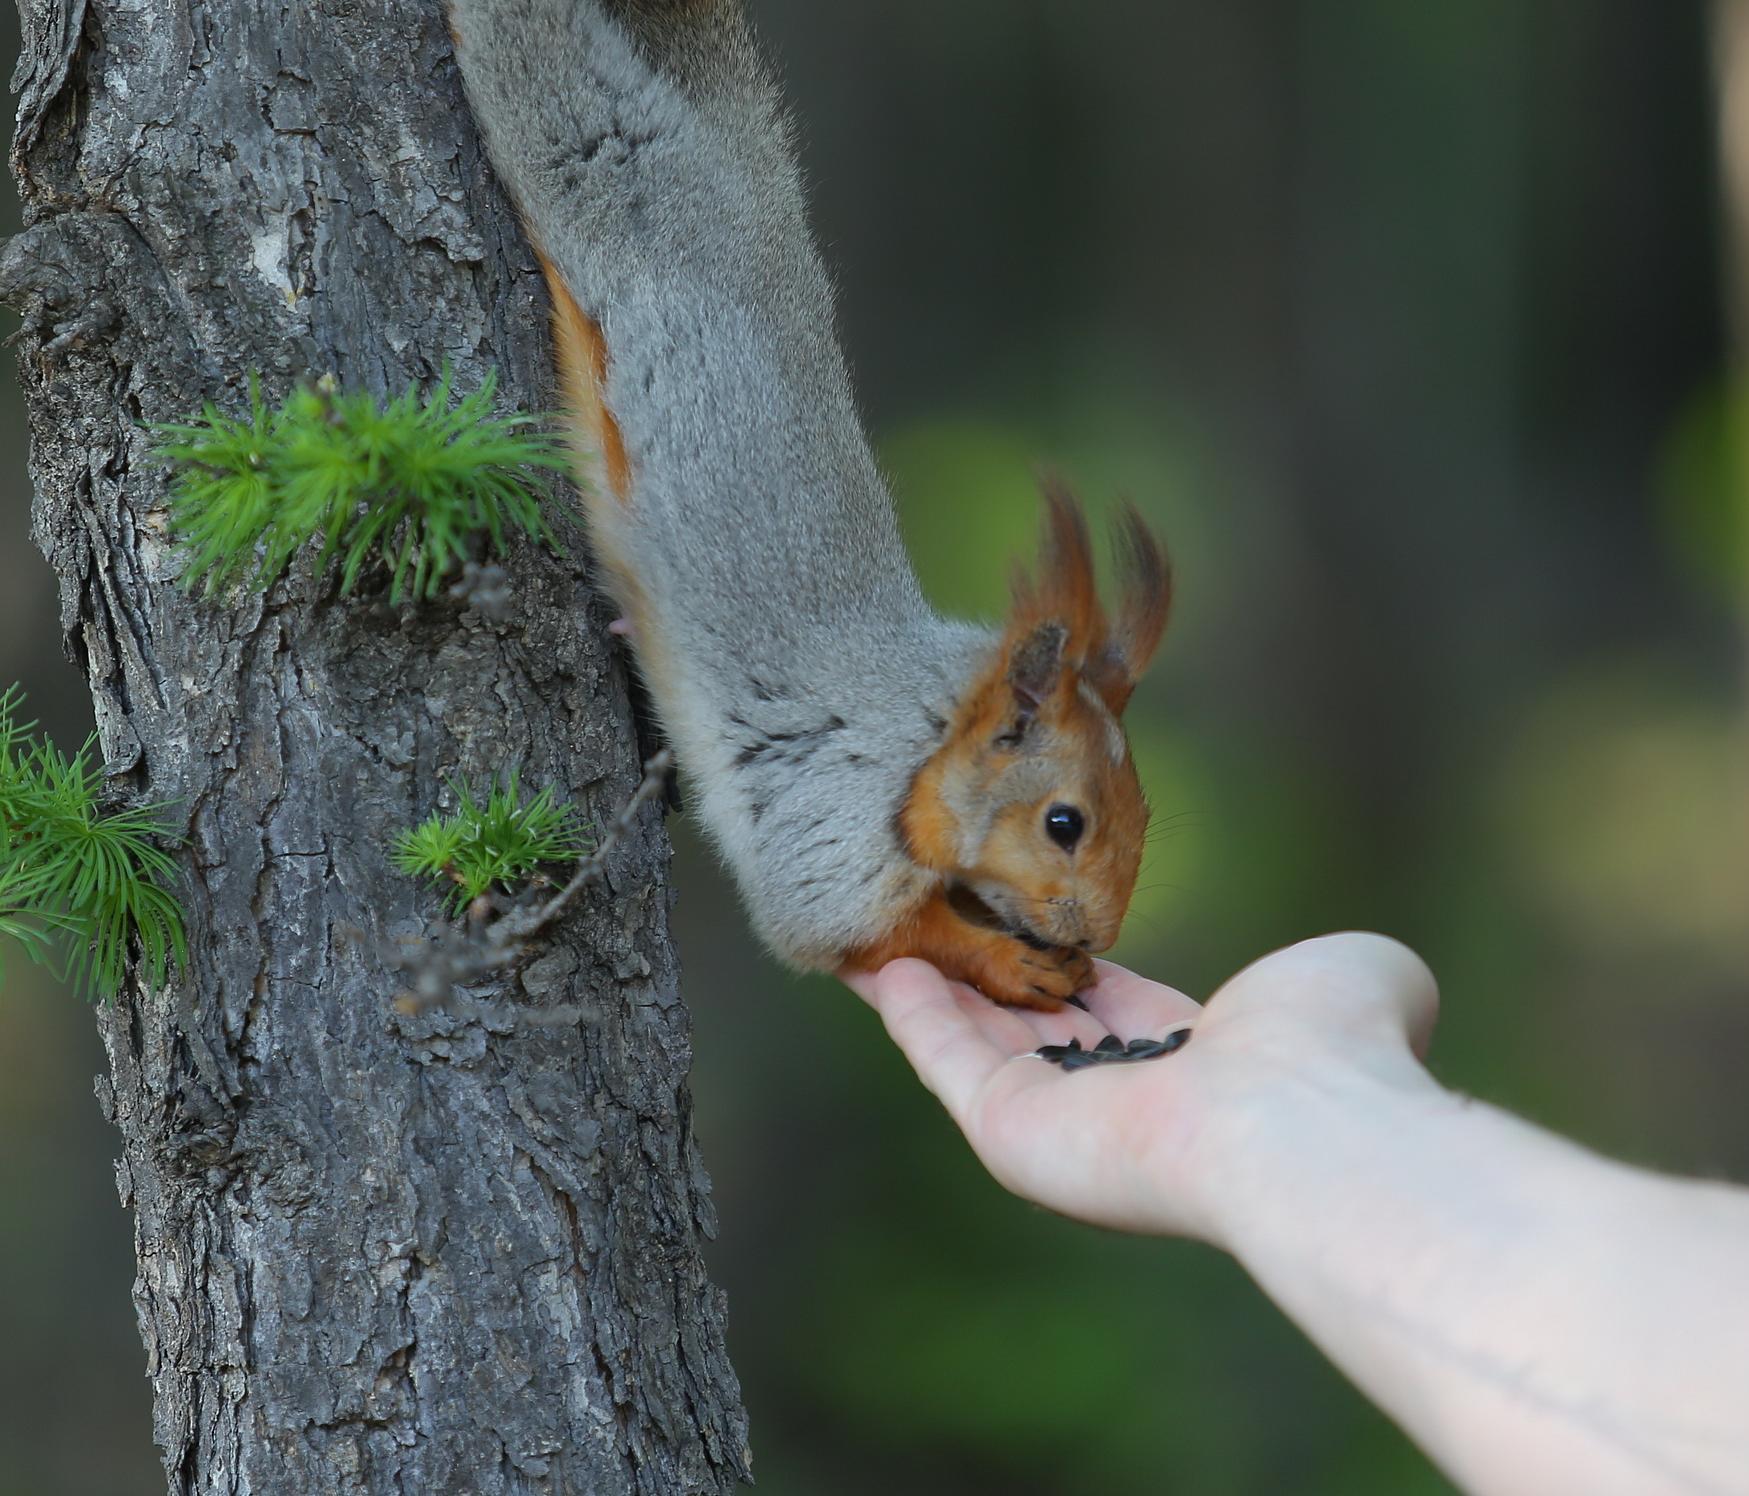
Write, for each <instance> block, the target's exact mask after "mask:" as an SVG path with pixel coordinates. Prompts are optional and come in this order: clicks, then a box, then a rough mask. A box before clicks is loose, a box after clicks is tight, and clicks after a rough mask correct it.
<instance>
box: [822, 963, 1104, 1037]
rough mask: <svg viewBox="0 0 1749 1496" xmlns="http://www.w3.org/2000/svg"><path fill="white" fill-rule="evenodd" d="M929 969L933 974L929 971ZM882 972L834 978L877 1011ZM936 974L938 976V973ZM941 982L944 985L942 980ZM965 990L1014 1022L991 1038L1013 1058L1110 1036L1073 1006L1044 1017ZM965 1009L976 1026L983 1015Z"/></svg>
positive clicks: (847, 971) (1001, 1025)
mask: <svg viewBox="0 0 1749 1496" xmlns="http://www.w3.org/2000/svg"><path fill="white" fill-rule="evenodd" d="M897 965H898V963H897V962H893V963H891V964H890V965H889V966H888V967H887V968H886V969H885V971H890V970H892V969H893V967H894V966H897ZM930 969H931V970H934V968H933V967H931V968H930ZM885 971H882V972H872V971H856V970H852V969H851V968H849V967H846V968H845V969H844V970H842V971H840V972H839V973H838V976H839V979H840V980H841V981H842V982H843V983H844V984H845V985H846V986H847V987H849V988H850V989H851V990H852V991H853V992H855V993H856V994H857V996H859V997H860V998H862V999H863V1001H864V1002H866V1003H867V1004H868V1005H869V1006H870V1007H871V1008H875V1009H877V1010H880V1008H881V1003H882V998H883V993H884V992H885V990H886V982H885ZM937 974H938V975H939V973H937ZM942 980H944V981H945V980H946V978H943V979H942ZM950 985H951V986H954V987H961V986H963V985H964V984H962V983H957V982H956V983H951V984H950ZM965 990H966V991H967V992H972V993H973V995H974V996H976V997H977V998H978V1000H979V1001H980V1002H982V1003H983V1004H984V1005H985V1007H987V1008H989V1009H991V1010H992V1011H993V1012H995V1013H1000V1014H1003V1015H1005V1017H1006V1018H1007V1019H1012V1020H1014V1022H1004V1021H998V1024H997V1031H996V1033H995V1034H993V1035H992V1037H993V1038H1000V1039H1004V1040H1010V1042H1012V1043H1013V1044H1014V1045H1015V1046H1016V1047H1015V1050H1014V1052H1015V1053H1017V1054H1021V1053H1025V1052H1026V1051H1027V1050H1030V1049H1036V1048H1037V1047H1038V1046H1039V1045H1040V1044H1067V1043H1068V1042H1069V1041H1070V1040H1071V1039H1079V1040H1080V1041H1081V1043H1082V1044H1084V1045H1088V1046H1092V1045H1094V1044H1097V1043H1098V1042H1099V1041H1100V1040H1101V1039H1103V1038H1104V1037H1105V1036H1106V1035H1107V1034H1108V1033H1110V1032H1111V1030H1110V1028H1108V1027H1107V1026H1106V1024H1105V1023H1104V1022H1103V1021H1102V1020H1101V1019H1100V1018H1098V1017H1096V1016H1094V1015H1093V1014H1092V1013H1090V1012H1089V1011H1088V1010H1087V1009H1086V1008H1077V1007H1075V1006H1074V1005H1073V1004H1070V1005H1066V1006H1064V1007H1062V1008H1059V1009H1057V1010H1055V1011H1053V1012H1049V1013H1047V1012H1044V1011H1043V1010H1041V1009H1037V1008H1010V1007H1005V1006H1003V1005H1002V1004H999V1003H996V1002H992V1001H991V1000H990V999H989V998H987V997H984V996H983V995H982V994H981V993H976V992H975V991H974V989H972V988H969V987H967V988H965ZM968 1007H970V1008H971V1009H972V1011H971V1013H970V1015H969V1016H970V1017H971V1018H972V1021H973V1022H974V1023H977V1022H978V1021H979V1020H980V1019H981V1018H982V1017H983V1015H982V1014H979V1013H978V1012H977V1011H976V1007H975V1005H974V1004H970V1003H968ZM1016 1023H1018V1024H1021V1025H1024V1027H1025V1029H1026V1030H1027V1031H1028V1032H1024V1033H1023V1032H1022V1031H1021V1029H1020V1028H1017V1027H1016V1026H1015V1024H1016Z"/></svg>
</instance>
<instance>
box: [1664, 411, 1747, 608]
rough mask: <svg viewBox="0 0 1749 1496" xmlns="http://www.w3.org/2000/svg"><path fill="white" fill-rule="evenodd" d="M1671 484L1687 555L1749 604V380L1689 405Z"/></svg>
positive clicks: (1667, 478)
mask: <svg viewBox="0 0 1749 1496" xmlns="http://www.w3.org/2000/svg"><path fill="white" fill-rule="evenodd" d="M1663 486H1664V498H1665V502H1666V504H1667V505H1668V510H1669V522H1670V528H1671V533H1672V537H1673V539H1674V540H1675V542H1676V545H1677V549H1678V551H1679V552H1680V554H1681V556H1682V558H1683V559H1684V560H1685V561H1686V562H1687V563H1688V564H1689V566H1691V567H1692V568H1693V569H1694V572H1695V574H1696V576H1697V577H1699V578H1700V579H1701V580H1702V581H1703V582H1705V583H1707V584H1709V585H1711V586H1713V587H1715V588H1717V589H1718V591H1719V592H1720V593H1721V594H1722V595H1723V596H1724V597H1725V598H1726V599H1727V600H1735V601H1738V602H1740V603H1741V604H1742V605H1743V607H1744V608H1745V609H1746V610H1749V380H1738V381H1735V382H1733V383H1728V384H1721V385H1720V386H1719V387H1718V388H1716V389H1712V390H1708V391H1706V392H1704V393H1703V394H1701V395H1699V396H1698V397H1697V398H1696V399H1695V400H1694V402H1693V403H1692V404H1691V405H1690V407H1689V409H1688V410H1687V411H1686V412H1684V414H1683V416H1682V419H1681V420H1680V421H1679V422H1678V423H1677V426H1676V429H1675V432H1674V433H1673V435H1672V438H1671V440H1670V442H1669V445H1668V450H1667V453H1666V456H1665V466H1664V485H1663Z"/></svg>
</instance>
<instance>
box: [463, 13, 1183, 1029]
mask: <svg viewBox="0 0 1749 1496" xmlns="http://www.w3.org/2000/svg"><path fill="white" fill-rule="evenodd" d="M449 24H450V30H451V35H452V38H453V40H454V43H455V48H456V56H457V60H458V65H459V68H460V72H461V77H462V83H463V86H464V89H465V91H466V95H467V99H468V102H469V105H470V107H471V109H472V111H473V114H474V118H475V120H476V122H477V123H478V125H479V128H480V131H481V134H482V137H483V139H484V142H485V146H486V152H487V155H488V157H489V158H490V160H491V162H492V165H493V167H494V169H495V170H496V172H497V174H498V176H499V178H500V179H501V180H502V182H503V183H504V185H505V187H506V188H507V189H508V191H509V193H510V196H511V198H512V200H513V201H514V202H515V204H516V206H517V208H518V209H519V211H520V213H521V215H522V218H523V222H524V224H525V226H526V228H527V231H528V234H529V238H530V240H531V242H532V244H533V246H534V249H535V251H536V254H537V257H538V260H539V263H540V266H541V269H542V271H543V272H544V274H545V278H546V282H547V286H548V288H549V290H550V292H551V297H552V325H553V335H554V344H555V359H556V362H557V365H558V370H559V382H560V388H561V393H562V397H563V401H564V405H565V408H566V413H567V421H568V434H569V437H570V441H571V445H572V446H573V448H574V450H575V453H576V466H577V469H578V476H579V479H580V487H581V489H582V492H583V495H584V503H585V508H586V511H587V520H588V527H589V533H590V540H591V546H592V549H593V551H594V552H595V555H596V558H597V561H598V563H599V565H600V567H601V570H602V572H603V573H604V582H605V585H606V587H607V590H608V591H609V593H610V594H611V596H612V598H613V600H614V602H615V603H616V604H617V605H618V607H619V608H620V610H621V612H622V613H623V614H624V616H625V620H626V623H625V624H624V625H623V626H620V625H616V628H619V629H620V631H622V632H626V633H629V634H630V636H631V643H632V646H633V651H634V653H635V656H636V659H637V664H638V668H639V670H640V673H641V674H642V676H643V678H644V681H645V685H646V688H647V691H648V694H649V697H650V699H651V701H652V703H653V705H654V707H655V710H656V713H657V715H658V717H659V719H660V721H661V724H662V727H663V729H664V731H665V732H666V734H667V735H668V738H669V740H670V742H671V743H672V745H673V747H674V749H675V752H676V755H677V757H678V760H679V763H680V766H681V769H682V770H683V772H684V773H685V775H686V777H687V780H688V783H689V784H690V785H691V787H692V791H693V794H694V795H695V796H696V799H697V802H698V808H699V813H700V815H701V818H702V820H703V821H704V824H705V826H706V828H707V830H708V831H709V833H710V835H711V837H712V839H713V840H714V841H715V843H716V845H717V847H718V849H719V850H720V852H721V854H722V856H723V858H724V860H725V861H726V862H727V864H728V866H729V868H730V869H731V871H732V873H733V875H734V877H735V879H736V882H737V884H738V886H739V888H740V891H741V894H742V897H743V899H744V901H745V903H746V905H747V907H748V910H749V913H750V916H751V919H752V921H753V924H754V926H755V928H756V929H757V930H758V932H759V933H760V935H761V936H762V938H763V939H764V941H765V942H766V943H767V944H768V945H769V946H770V947H771V949H772V950H773V951H774V952H775V953H776V954H777V955H778V956H779V957H780V958H781V959H783V960H785V961H786V962H787V963H789V964H790V965H792V966H794V967H797V968H801V969H812V970H828V971H830V970H840V969H845V968H853V967H877V966H880V965H882V964H884V963H885V962H887V961H889V960H892V959H894V958H896V957H899V956H918V957H921V958H923V959H924V960H926V961H929V962H932V963H933V964H934V965H935V966H937V967H938V968H940V969H941V970H942V971H943V972H944V973H945V974H946V975H948V976H949V977H952V978H956V979H958V980H961V981H964V982H967V983H970V984H972V985H973V986H975V987H977V988H978V989H979V990H980V991H982V992H983V993H984V994H985V995H986V996H988V997H990V998H993V999H995V1000H996V1001H997V1002H999V1003H1006V1004H1011V1005H1016V1006H1022V1007H1031V1008H1041V1009H1047V1010H1049V1009H1055V1008H1058V1007H1061V1006H1062V1004H1063V1002H1064V1001H1065V1000H1067V999H1069V998H1071V997H1072V996H1073V995H1074V994H1075V993H1076V992H1077V991H1079V990H1080V989H1081V988H1083V987H1085V986H1088V985H1090V984H1091V982H1092V980H1093V964H1092V959H1091V956H1090V954H1089V953H1090V952H1092V951H1098V950H1103V949H1106V948H1107V947H1109V946H1110V945H1111V944H1112V943H1113V941H1115V939H1116V938H1117V933H1118V928H1119V926H1120V924H1121V923H1122V920H1123V916H1124V913H1125V911H1126V909H1127V907H1128V904H1129V900H1130V896H1131V894H1132V892H1133V890H1134V887H1135V882H1136V876H1137V872H1138V869H1139V867H1140V862H1141V851H1142V844H1143V840H1144V833H1145V828H1146V824H1147V807H1146V803H1145V801H1144V799H1143V795H1142V790H1141V785H1140V782H1139V780H1138V778H1137V775H1136V770H1135V766H1134V763H1133V761H1132V759H1131V756H1130V752H1129V747H1128V743H1127V740H1126V738H1125V736H1124V732H1123V729H1122V727H1121V725H1120V719H1121V716H1122V713H1123V710H1124V707H1125V705H1126V704H1127V702H1128V701H1129V698H1130V694H1131V692H1132V690H1133V689H1134V687H1135V683H1136V679H1137V677H1138V676H1139V675H1140V673H1141V671H1142V669H1143V668H1144V666H1145V665H1146V664H1147V662H1148V660H1149V659H1150V657H1151V656H1152V655H1153V653H1154V650H1155V648H1156V647H1157V645H1158V644H1159V641H1160V637H1161V634H1162V632H1163V631H1164V629H1165V625H1166V617H1167V612H1168V608H1169V605H1170V601H1171V578H1170V571H1169V568H1168V564H1167V559H1166V555H1165V551H1164V549H1163V547H1162V546H1161V544H1160V542H1159V541H1158V540H1157V539H1156V538H1155V536H1154V535H1153V534H1152V532H1151V531H1150V530H1149V528H1148V527H1147V525H1146V524H1145V523H1144V522H1143V521H1142V520H1141V518H1140V517H1139V516H1138V515H1137V514H1136V512H1135V511H1134V510H1133V509H1129V508H1126V509H1125V511H1124V513H1123V515H1122V516H1121V519H1120V522H1119V525H1118V527H1117V537H1118V546H1117V549H1118V553H1119V563H1120V570H1121V572H1122V583H1123V589H1122V597H1121V602H1120V604H1119V605H1118V606H1117V607H1116V608H1115V609H1114V610H1113V611H1112V612H1111V613H1109V614H1108V613H1107V611H1106V610H1105V609H1104V608H1103V607H1102V606H1101V603H1100V601H1099V598H1098V595H1097V593H1096V591H1095V582H1094V570H1093V564H1092V558H1091V550H1090V545H1089V540H1088V533H1087V526H1086V523H1085V520H1084V519H1083V517H1082V514H1081V511H1080V509H1079V507H1078V506H1077V504H1076V503H1075V501H1074V500H1073V499H1072V498H1071V497H1070V496H1069V495H1068V494H1067V492H1065V491H1064V490H1063V489H1062V488H1061V486H1060V485H1057V484H1055V483H1047V485H1046V493H1045V503H1044V510H1045V527H1044V541H1043V552H1042V557H1041V561H1040V564H1039V567H1038V570H1037V573H1036V575H1035V576H1034V577H1031V578H1027V577H1025V576H1024V575H1022V576H1021V577H1019V578H1018V579H1017V582H1016V586H1015V592H1014V600H1013V605H1012V608H1011V611H1010V613H1009V616H1008V617H1007V618H1006V620H1005V621H1004V623H1003V625H1002V627H1000V628H999V629H990V628H985V627H980V626H977V625H974V624H969V623H963V622H956V621H952V620H948V619H944V618H942V617H940V616H939V615H938V614H937V613H936V612H935V611H934V610H933V609H932V608H931V607H930V606H929V604H928V603H927V602H926V601H925V600H924V597H923V594H922V590H921V588H920V587H919V585H918V582H917V579H916V577H915V575H914V574H913V572H912V569H911V565H910V562H909V559H908V557H907V556H906V553H905V550H904V547H903V544H902V542H901V540H900V537H899V529H898V522H897V519H896V517H895V514H894V510H893V504H892V500H891V497H890V496H889V494H888V491H887V488H886V485H885V483H884V481H883V479H882V476H881V474H880V471H879V469H878V468H877V466H876V463H875V460H874V457H873V454H872V452H871V451H870V448H869V445H868V441H867V438H866V437H865V435H864V433H863V429H862V425H861V422H860V420H859V418H858V414H857V410H856V405H855V400H854V397H853V395H852V390H851V381H850V375H849V372H848V369H847V367H846V363H845V360H844V356H843V354H842V352H841V350H840V348H839V345H838V342H837V338H836V334H835V330H834V318H833V298H832V286H831V282H830V278H829V276H828V273H827V270H826V268H825V265H824V264H823V262H822V260H821V257H820V255H819V253H818V251H817V250H816V248H815V246H814V242H813V238H812V236H811V234H810V231H809V229H808V225H807V214H806V204H805V196H804V191H803V185H802V179H801V175H800V171H799V168H798V166H797V163H796V159H795V154H794V150H793V146H792V140H791V127H790V125H789V123H788V120H787V117H786V115H785V114H784V112H783V109H782V106H781V103H780V100H779V96H778V90H777V88H776V86H775V84H774V82H773V79H772V75H771V74H770V72H769V71H768V70H767V67H766V65H765V63H764V61H763V59H762V58H761V56H760V54H759V52H758V50H757V48H756V46H755V43H754V40H753V36H752V33H751V30H750V28H749V25H748V23H747V20H746V18H745V16H744V14H743V12H742V10H741V5H740V0H449Z"/></svg>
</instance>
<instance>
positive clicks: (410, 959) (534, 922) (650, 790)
mask: <svg viewBox="0 0 1749 1496" xmlns="http://www.w3.org/2000/svg"><path fill="white" fill-rule="evenodd" d="M673 767H674V754H673V752H672V750H670V749H667V748H664V749H663V750H662V751H661V752H660V753H657V754H656V755H654V756H653V757H652V758H651V759H650V760H649V761H648V762H647V763H646V764H645V765H644V777H643V779H642V781H640V783H639V784H638V787H637V788H636V789H635V790H633V791H632V794H631V798H630V799H628V800H627V801H626V803H625V805H624V806H623V807H622V808H621V810H620V812H619V814H618V815H617V816H615V817H614V819H613V823H612V824H611V825H610V826H609V827H608V828H607V832H606V834H605V835H604V836H603V837H602V838H601V841H600V843H599V844H598V845H597V846H596V848H595V850H594V851H593V852H591V853H590V854H589V855H588V856H587V857H585V858H583V860H582V861H581V862H579V863H578V864H577V870H576V871H575V872H574V873H573V874H572V875H571V879H570V881H569V882H568V883H566V884H565V886H564V887H563V888H561V889H560V890H559V891H558V892H557V893H556V894H554V895H553V896H552V897H551V898H550V899H548V900H546V901H545V902H544V903H540V904H525V905H522V906H520V907H518V908H513V909H509V910H507V911H505V912H504V913H503V914H500V915H499V917H498V918H497V919H491V920H490V923H488V920H489V919H490V916H491V915H492V914H493V913H494V912H495V911H496V909H497V908H498V905H497V901H496V900H495V899H494V898H493V897H492V896H491V895H489V894H486V895H482V896H481V897H480V898H477V899H475V900H474V902H473V903H472V904H471V905H470V906H469V907H468V914H467V924H466V925H465V926H460V925H444V926H443V927H442V928H441V929H440V930H439V931H438V932H437V934H436V935H435V936H431V937H425V936H419V937H415V938H413V939H411V940H404V941H402V942H401V945H400V949H399V951H398V952H396V953H395V954H394V955H393V956H392V957H391V958H390V959H391V960H392V961H393V962H394V964H395V965H396V966H398V967H399V968H400V969H401V970H403V971H405V972H408V973H409V974H410V976H411V978H412V980H411V982H410V984H409V986H408V988H407V990H405V991H403V992H401V993H400V994H399V995H398V996H397V997H396V999H395V1008H396V1010H397V1011H398V1012H401V1013H407V1014H414V1013H423V1012H426V1011H427V1010H428V1009H431V1008H436V1007H445V1006H454V1005H456V1003H457V1000H458V994H457V991H456V989H457V988H458V987H462V986H466V985H467V984H469V983H471V982H477V981H480V980H482V979H483V978H485V977H488V976H490V975H491V974H492V973H493V972H495V971H497V970H498V969H499V968H500V967H503V966H508V965H509V964H510V963H511V962H512V961H514V960H515V959H516V958H517V957H518V956H520V955H521V954H522V952H523V951H524V949H525V948H526V947H527V945H528V942H529V940H530V938H531V937H532V936H534V935H537V934H539V933H540V931H542V930H544V929H545V928H546V927H547V926H548V925H550V924H552V923H553V921H554V920H556V919H558V918H559V916H560V915H562V914H563V913H564V912H565V911H566V910H567V909H569V908H570V907H571V906H572V905H573V904H574V903H576V902H577V899H578V898H579V897H580V896H581V894H582V892H583V890H584V889H585V888H587V887H589V886H590V884H592V883H598V882H600V881H601V879H602V878H603V877H604V876H605V875H606V873H607V860H608V858H609V857H611V856H612V855H613V852H614V849H615V848H616V847H618V845H619V844H620V842H621V841H622V840H623V839H624V838H625V837H626V836H627V834H628V833H629V832H630V831H631V829H632V825H633V823H634V822H635V821H636V820H637V816H638V812H639V811H640V810H642V809H643V807H644V806H646V805H647V804H649V803H650V801H652V800H654V799H656V798H657V797H658V796H659V795H660V794H661V793H662V791H663V788H664V787H665V786H666V784H667V783H668V775H669V772H670V771H671V770H672V769H673ZM466 1002H467V1006H468V1007H469V1009H470V1010H476V1009H478V1007H479V1005H478V1004H476V1003H473V1001H472V1000H471V999H468V1000H466ZM554 1011H555V1012H557V1011H558V1010H554ZM565 1011H566V1012H572V1011H574V1010H571V1009H567V1010H565Z"/></svg>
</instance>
